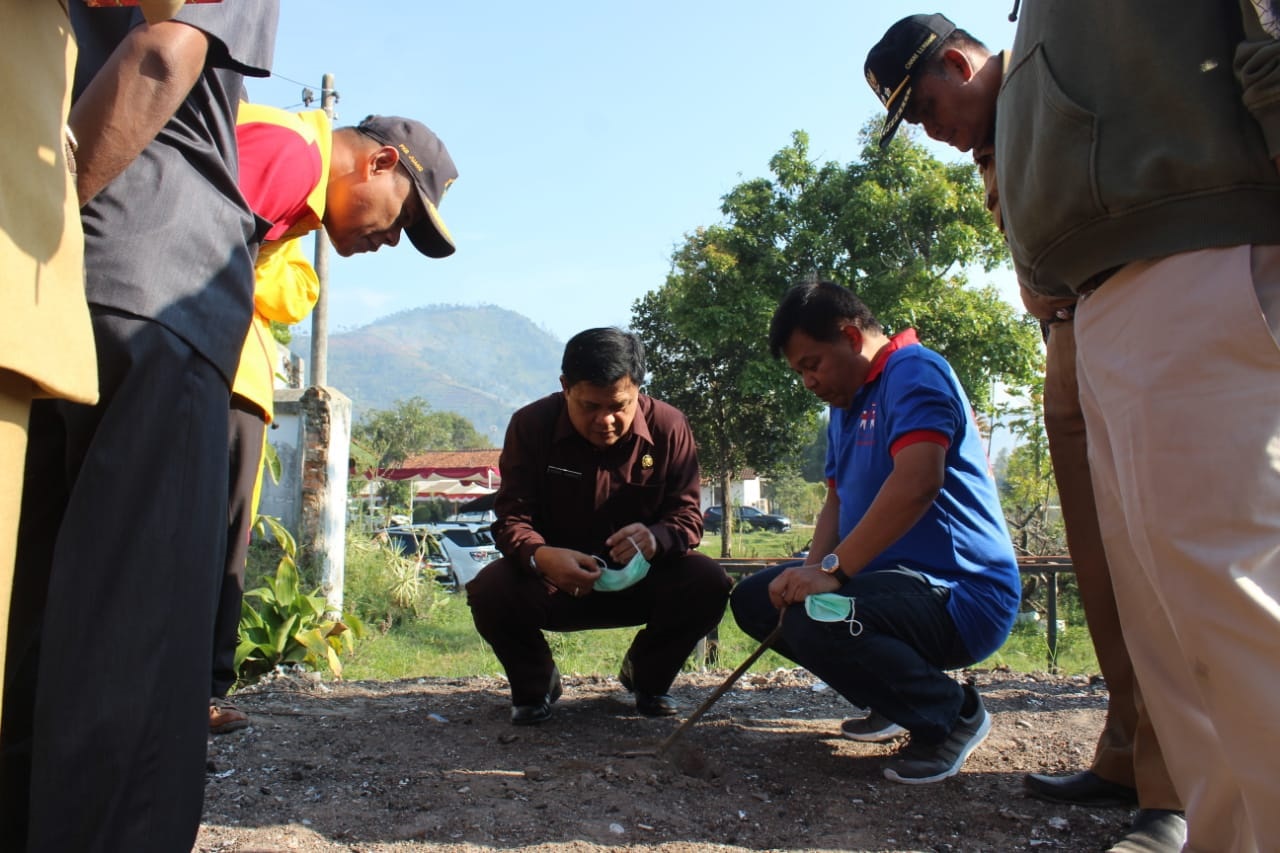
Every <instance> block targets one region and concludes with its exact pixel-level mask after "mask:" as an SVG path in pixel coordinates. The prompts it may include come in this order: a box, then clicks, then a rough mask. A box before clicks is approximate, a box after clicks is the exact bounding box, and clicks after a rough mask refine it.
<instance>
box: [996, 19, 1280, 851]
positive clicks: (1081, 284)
mask: <svg viewBox="0 0 1280 853" xmlns="http://www.w3.org/2000/svg"><path fill="white" fill-rule="evenodd" d="M1021 10H1022V19H1021V20H1020V21H1019V23H1018V32H1017V35H1016V36H1015V38H1014V43H1013V49H1012V51H1011V54H1010V58H1009V68H1008V72H1007V73H1006V75H1005V79H1004V81H1003V83H1002V84H1001V87H1000V94H999V98H998V104H997V116H998V117H997V121H996V145H995V147H996V154H995V156H996V169H997V171H998V172H999V175H1000V186H1001V190H1002V192H1003V196H1004V197H1003V199H1002V201H1001V208H1002V211H1003V214H1004V221H1005V227H1006V233H1007V235H1008V239H1009V249H1010V253H1011V255H1012V256H1013V264H1014V268H1015V269H1016V270H1017V271H1018V275H1019V276H1020V277H1021V278H1022V279H1023V280H1024V281H1025V282H1026V284H1027V286H1028V287H1030V288H1032V289H1033V290H1035V291H1036V292H1037V293H1044V294H1048V295H1058V294H1066V295H1068V296H1070V295H1075V296H1078V297H1079V298H1080V299H1079V304H1078V306H1077V309H1076V315H1075V320H1074V326H1075V334H1076V339H1077V342H1078V348H1077V359H1076V368H1077V373H1078V376H1079V383H1080V401H1081V406H1082V407H1083V409H1084V413H1085V418H1086V420H1087V421H1088V424H1089V461H1090V464H1091V467H1092V477H1093V484H1094V496H1095V498H1096V499H1097V502H1098V519H1099V522H1100V526H1101V531H1102V537H1103V541H1104V542H1105V544H1106V550H1107V558H1108V560H1109V561H1110V564H1111V581H1112V585H1113V586H1114V588H1115V594H1116V602H1117V604H1118V606H1119V609H1120V613H1121V615H1122V616H1123V618H1124V637H1125V643H1126V645H1127V646H1128V651H1129V655H1130V656H1131V657H1132V658H1133V664H1134V671H1135V672H1136V673H1137V675H1138V678H1139V680H1140V681H1141V683H1142V694H1143V699H1144V701H1145V702H1146V704H1147V707H1148V708H1149V709H1150V712H1151V719H1152V722H1153V724H1154V725H1155V729H1156V732H1157V733H1158V734H1159V735H1160V739H1161V742H1162V743H1163V745H1164V752H1165V758H1166V760H1167V762H1168V765H1169V772H1170V775H1171V776H1172V778H1173V780H1174V783H1175V784H1176V785H1177V789H1178V792H1179V794H1181V796H1182V799H1183V802H1184V804H1185V805H1186V810H1187V845H1186V849H1188V850H1232V851H1252V850H1276V849H1277V839H1280V809H1278V808H1277V807H1276V806H1277V803H1280V773H1277V772H1276V756H1277V755H1280V715H1277V714H1276V712H1275V709H1276V708H1277V707H1280V655H1278V654H1277V649H1280V416H1278V413H1280V346H1278V344H1277V342H1278V341H1280V174H1278V173H1277V157H1278V156H1280V19H1278V18H1277V15H1276V4H1275V3H1274V2H1262V0H1241V2H1239V3H1200V2H1187V0H1171V2H1165V3H1160V4H1148V3H1115V2H1108V0H1073V2H1070V3H1055V2H1046V1H1045V0H1024V2H1023V3H1022V5H1021Z"/></svg>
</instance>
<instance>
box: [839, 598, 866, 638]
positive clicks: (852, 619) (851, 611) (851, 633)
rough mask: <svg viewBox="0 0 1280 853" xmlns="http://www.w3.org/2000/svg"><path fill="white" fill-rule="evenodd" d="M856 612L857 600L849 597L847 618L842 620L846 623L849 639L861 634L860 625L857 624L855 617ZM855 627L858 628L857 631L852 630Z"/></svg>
mask: <svg viewBox="0 0 1280 853" xmlns="http://www.w3.org/2000/svg"><path fill="white" fill-rule="evenodd" d="M857 612H858V599H856V598H854V597H853V596H849V618H848V619H844V620H842V621H844V622H846V623H848V625H849V636H850V637H857V636H858V635H860V634H861V633H862V623H861V622H859V621H858V619H857V617H856V614H857ZM855 625H856V626H857V627H858V630H856V631H855V630H854V629H853V628H854V626H855Z"/></svg>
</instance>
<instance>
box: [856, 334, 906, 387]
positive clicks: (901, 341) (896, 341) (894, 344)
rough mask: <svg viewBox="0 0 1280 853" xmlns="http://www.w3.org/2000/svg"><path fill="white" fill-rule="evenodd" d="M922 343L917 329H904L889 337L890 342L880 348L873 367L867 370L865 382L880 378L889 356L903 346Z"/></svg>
mask: <svg viewBox="0 0 1280 853" xmlns="http://www.w3.org/2000/svg"><path fill="white" fill-rule="evenodd" d="M919 343H920V339H919V338H917V337H916V330H915V329H904V330H902V331H901V332H898V334H896V335H894V336H893V337H891V338H889V343H887V344H885V345H884V346H882V347H881V348H880V352H878V353H876V357H875V358H874V359H873V360H872V362H871V369H870V370H869V371H867V379H866V382H864V383H863V384H864V385H865V384H867V383H868V382H874V381H876V380H877V379H879V378H880V374H881V373H883V372H884V365H885V362H887V361H888V360H889V356H891V355H893V354H894V353H895V352H897V351H898V350H900V349H902V348H903V347H909V346H915V345H917V344H919Z"/></svg>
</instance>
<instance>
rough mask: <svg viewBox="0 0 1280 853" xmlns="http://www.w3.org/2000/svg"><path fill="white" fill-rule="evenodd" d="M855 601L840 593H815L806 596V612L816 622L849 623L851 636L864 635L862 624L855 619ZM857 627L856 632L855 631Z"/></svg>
mask: <svg viewBox="0 0 1280 853" xmlns="http://www.w3.org/2000/svg"><path fill="white" fill-rule="evenodd" d="M855 610H856V604H855V602H854V599H853V598H851V597H850V596H847V595H840V594H839V593H838V592H815V593H813V594H812V595H807V596H805V599H804V612H805V614H806V615H807V616H808V617H809V618H810V619H812V620H813V621H815V622H847V623H848V624H849V634H850V636H853V637H856V636H858V635H859V634H861V633H862V623H861V622H859V621H858V620H857V619H856V618H854V612H855ZM855 626H856V630H855Z"/></svg>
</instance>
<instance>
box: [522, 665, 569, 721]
mask: <svg viewBox="0 0 1280 853" xmlns="http://www.w3.org/2000/svg"><path fill="white" fill-rule="evenodd" d="M561 693H563V690H562V688H561V687H560V670H559V669H558V668H556V667H552V668H551V689H550V690H548V691H547V694H546V695H545V696H543V697H542V701H541V702H537V703H535V704H533V705H512V706H511V724H512V725H516V726H536V725H537V724H538V723H545V722H546V721H547V720H549V719H551V706H552V705H553V704H555V701H556V700H557V699H559V698H560V695H561Z"/></svg>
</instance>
